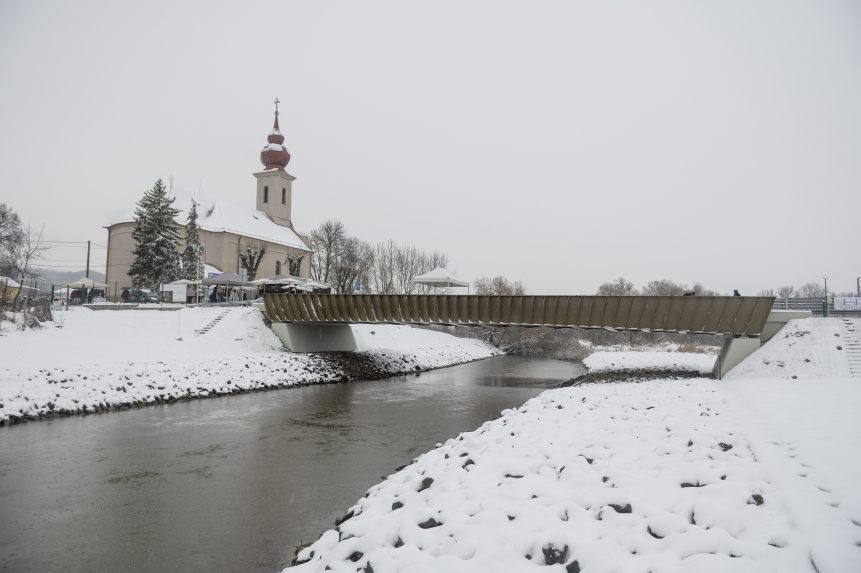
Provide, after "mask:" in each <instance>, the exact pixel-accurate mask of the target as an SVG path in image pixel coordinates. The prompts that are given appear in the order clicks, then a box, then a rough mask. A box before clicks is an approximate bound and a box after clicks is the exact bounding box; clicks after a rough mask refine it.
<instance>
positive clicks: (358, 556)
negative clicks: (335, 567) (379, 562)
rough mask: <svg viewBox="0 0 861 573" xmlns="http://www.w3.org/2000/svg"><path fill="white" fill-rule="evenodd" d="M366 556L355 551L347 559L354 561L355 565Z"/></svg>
mask: <svg viewBox="0 0 861 573" xmlns="http://www.w3.org/2000/svg"><path fill="white" fill-rule="evenodd" d="M364 555H365V554H364V553H362V552H361V551H353V552H352V553H350V556H349V557H347V559H349V560H350V561H352V562H353V563H355V562H356V561H358V560H359V559H361V558H362V557H364Z"/></svg>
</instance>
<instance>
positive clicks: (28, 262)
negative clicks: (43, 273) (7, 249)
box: [10, 225, 46, 308]
mask: <svg viewBox="0 0 861 573" xmlns="http://www.w3.org/2000/svg"><path fill="white" fill-rule="evenodd" d="M44 232H45V229H44V227H42V228H40V229H39V230H38V231H36V230H35V229H33V227H32V226H30V225H27V227H26V229H24V230H23V234H22V236H21V241H20V242H19V243H18V245H17V246H15V247H13V249H12V253H11V259H10V262H11V264H12V268H13V270H14V272H15V275H16V277H17V280H18V282H19V283H21V289H20V290H19V291H18V294H16V295H15V300H14V302H13V303H12V304H13V307H14V308H19V304H20V299H21V293H22V292H23V291H24V283H25V282H26V281H27V279H31V278H34V277H36V276H37V273H36V272H34V270H33V265H34V263H36V262H37V261H38V260H39V259H41V258H42V255H43V254H44V252H45V250H46V247H45V245H44V244H43V243H42V236H43V234H44Z"/></svg>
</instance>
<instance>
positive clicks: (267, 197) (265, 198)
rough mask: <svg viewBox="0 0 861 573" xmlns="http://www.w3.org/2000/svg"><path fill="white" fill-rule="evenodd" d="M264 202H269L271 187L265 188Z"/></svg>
mask: <svg viewBox="0 0 861 573" xmlns="http://www.w3.org/2000/svg"><path fill="white" fill-rule="evenodd" d="M263 202H264V203H268V202H269V187H264V188H263Z"/></svg>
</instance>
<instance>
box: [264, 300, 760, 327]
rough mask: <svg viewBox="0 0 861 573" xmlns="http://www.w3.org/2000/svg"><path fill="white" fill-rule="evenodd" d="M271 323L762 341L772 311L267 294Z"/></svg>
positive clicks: (732, 305) (751, 305) (698, 304)
mask: <svg viewBox="0 0 861 573" xmlns="http://www.w3.org/2000/svg"><path fill="white" fill-rule="evenodd" d="M263 300H264V303H265V307H266V314H267V316H268V317H269V319H270V320H271V321H272V322H292V323H306V324H325V323H335V324H350V323H391V324H460V325H471V326H477V325H489V326H509V325H512V326H550V327H557V328H559V327H561V328H565V327H579V328H609V329H614V330H642V331H658V332H694V333H708V334H729V335H738V336H759V334H760V333H761V332H762V328H763V326H764V325H765V322H766V319H767V318H768V314H769V312H770V311H771V307H772V305H773V303H774V298H773V297H755V296H741V297H733V296H691V297H683V296H486V295H374V294H371V295H340V294H328V295H327V294H323V295H318V294H267V295H265V296H264V298H263Z"/></svg>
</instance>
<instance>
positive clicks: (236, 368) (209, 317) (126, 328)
mask: <svg viewBox="0 0 861 573" xmlns="http://www.w3.org/2000/svg"><path fill="white" fill-rule="evenodd" d="M223 312H224V309H223V308H193V309H183V310H181V311H172V312H157V311H91V310H87V309H75V310H73V311H70V312H66V313H61V314H59V317H58V320H57V323H55V324H54V325H50V324H49V325H48V326H46V327H45V328H43V329H41V330H37V331H24V332H19V331H13V332H11V333H9V334H8V335H7V336H4V337H2V338H0V355H2V356H3V362H2V363H0V425H3V424H7V423H13V424H14V423H17V422H21V421H24V420H28V419H33V418H38V417H44V416H52V415H72V414H87V413H93V412H101V411H107V410H116V409H125V408H130V407H134V406H142V405H147V404H158V403H168V402H173V401H177V400H188V399H194V398H204V397H209V396H218V395H225V394H236V393H242V392H250V391H256V390H266V389H274V388H286V387H292V386H297V385H305V384H317V383H327V382H337V381H343V380H355V379H359V378H364V379H375V378H381V377H385V376H391V375H395V374H403V373H409V372H416V371H422V370H428V369H431V368H439V367H443V366H450V365H452V364H459V363H463V362H468V361H472V360H477V359H480V358H486V357H488V356H492V355H494V354H495V351H494V350H493V349H492V348H490V347H488V346H487V345H485V344H484V343H482V342H480V341H476V340H465V339H459V338H455V337H452V336H450V335H447V334H444V333H439V332H431V331H427V330H420V329H414V328H410V327H407V326H386V325H377V326H375V327H374V328H370V327H368V326H366V325H362V326H357V327H356V330H357V333H356V336H357V341H358V343H359V348H360V350H361V352H358V353H354V354H348V353H345V354H332V355H322V354H316V355H315V354H294V353H290V352H287V351H285V350H283V349H282V345H281V342H280V340H278V338H277V337H276V336H275V335H274V334H273V333H272V332H271V330H269V329H268V328H266V326H265V325H264V324H263V320H262V315H261V314H260V311H259V310H257V309H254V308H247V307H246V308H235V309H230V311H229V312H228V313H227V314H225V315H224V317H223V319H222V320H220V321H219V322H218V324H217V325H216V326H214V327H213V328H212V329H211V330H208V331H207V332H206V333H205V334H196V333H195V332H196V331H198V332H200V331H202V330H203V327H204V326H205V325H206V324H211V323H212V321H213V319H214V318H215V317H216V316H218V315H221V314H222V313H223ZM60 321H62V328H57V326H60V324H59V323H60Z"/></svg>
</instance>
